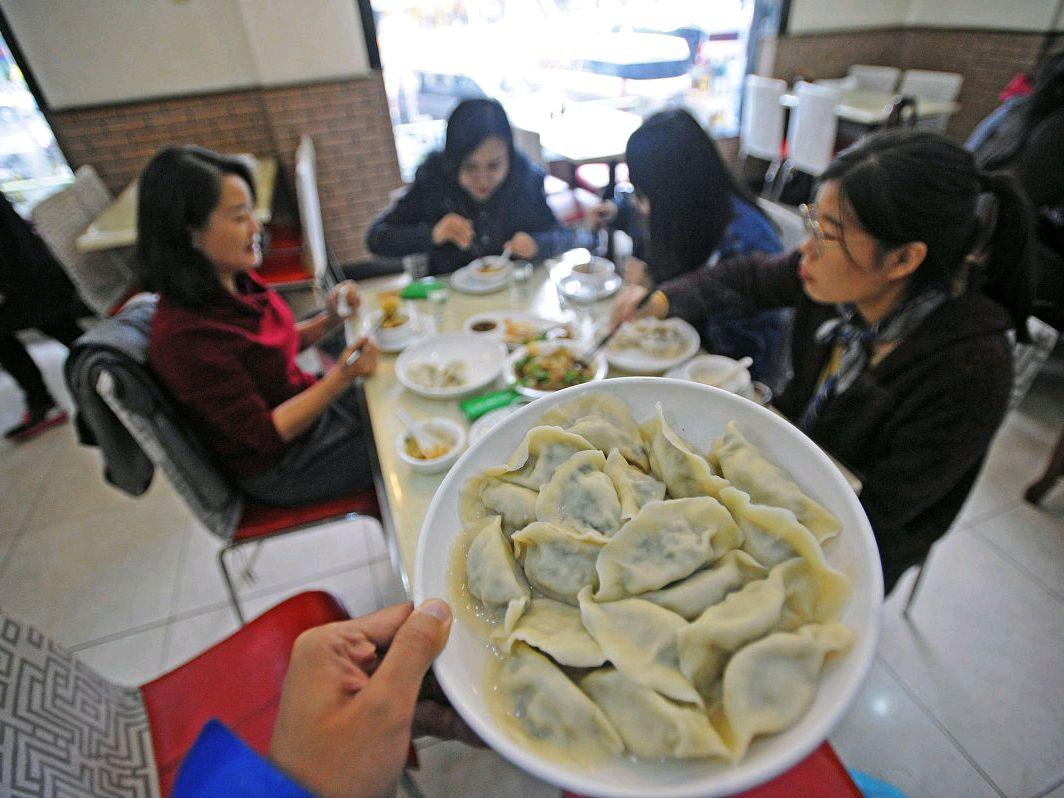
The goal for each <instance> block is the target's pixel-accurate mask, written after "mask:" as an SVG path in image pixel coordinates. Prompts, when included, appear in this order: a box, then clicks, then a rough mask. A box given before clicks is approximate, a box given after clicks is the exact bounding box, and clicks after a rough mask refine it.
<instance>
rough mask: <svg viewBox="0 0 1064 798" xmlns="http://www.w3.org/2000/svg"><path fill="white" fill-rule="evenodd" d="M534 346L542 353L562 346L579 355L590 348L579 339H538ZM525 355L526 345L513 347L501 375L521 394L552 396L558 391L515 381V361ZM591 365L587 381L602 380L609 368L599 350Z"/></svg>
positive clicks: (535, 396)
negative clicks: (545, 389) (573, 340)
mask: <svg viewBox="0 0 1064 798" xmlns="http://www.w3.org/2000/svg"><path fill="white" fill-rule="evenodd" d="M534 346H535V348H536V350H537V351H538V352H540V353H542V354H550V353H551V352H553V351H554V350H555V349H562V348H564V349H568V350H569V351H570V352H572V353H573V354H576V355H579V354H580V353H582V352H584V351H586V350H587V349H589V348H590V347H588V346H587V344H586V343H583V342H580V341H577V342H570V341H539V342H537V343H536V344H534ZM527 356H528V347H527V346H519V347H517V349H515V350H514V351H513V352H511V353H510V356H509V357H508V358H506V370H505V372H504V374H503V376H504V377H505V379H506V382H507V384H512V385H513V386H514V390H515V391H517V392H518V393H519V394H521V395H522V396H530V397H532V398H533V399H539V398H540V397H542V396H554V394H556V393H558V391H541V390H539V389H538V388H530V387H529V386H527V385H521V384H520V383H519V382H518V381H517V371H516V364H517V361H518V360H520V359H521V358H523V357H527ZM591 366H592V367H593V368H594V369H595V370H594V372H593V373H592V375H591V379H590V380H588V382H601V381H602V380H604V379H605V378H606V372H607V371H608V370H609V364H608V363H607V362H606V357H605V355H603V354H602V353H601V352H599V353H598V354H597V355H595V357H594V359H593V360H592V361H591ZM581 384H585V383H581ZM559 390H565V389H564V388H561V389H559Z"/></svg>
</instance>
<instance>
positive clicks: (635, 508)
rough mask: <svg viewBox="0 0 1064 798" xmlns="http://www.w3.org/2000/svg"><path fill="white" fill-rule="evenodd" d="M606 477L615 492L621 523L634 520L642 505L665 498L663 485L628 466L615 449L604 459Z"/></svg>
mask: <svg viewBox="0 0 1064 798" xmlns="http://www.w3.org/2000/svg"><path fill="white" fill-rule="evenodd" d="M606 476H608V477H609V478H610V479H611V480H613V487H614V488H616V490H617V498H618V499H620V502H621V520H622V521H627V520H628V519H630V518H635V516H636V514H637V513H638V512H639V510H640V508H642V506H643V505H644V504H647V503H649V502H654V501H661V500H662V499H664V498H665V483H664V482H659V481H658V480H656V479H654V477H652V476H651V475H650V474H644V473H643V472H642V471H640V470H639V469H638V468H636V467H635V466H633V465H630V464H629V463H628V460H626V459H625V457H624V456H623V455H622V454H621V453H620V451H619V450H617V449H611V450H610V456H609V457H607V458H606Z"/></svg>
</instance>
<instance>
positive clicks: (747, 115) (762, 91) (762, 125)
mask: <svg viewBox="0 0 1064 798" xmlns="http://www.w3.org/2000/svg"><path fill="white" fill-rule="evenodd" d="M785 91H787V84H786V83H785V82H784V81H782V80H776V79H774V78H765V77H761V76H760V75H747V76H746V86H745V87H744V89H743V115H742V120H741V122H740V124H739V154H740V155H753V156H754V157H755V158H764V159H765V160H766V161H776V160H778V159H779V157H780V143H781V142H782V141H783V106H782V105H781V104H780V97H782V96H783V94H784V92H785Z"/></svg>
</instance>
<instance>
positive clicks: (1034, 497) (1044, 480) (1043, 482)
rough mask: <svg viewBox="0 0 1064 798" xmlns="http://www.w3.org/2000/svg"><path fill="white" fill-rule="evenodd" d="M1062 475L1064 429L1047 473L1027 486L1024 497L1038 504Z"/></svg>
mask: <svg viewBox="0 0 1064 798" xmlns="http://www.w3.org/2000/svg"><path fill="white" fill-rule="evenodd" d="M1061 476H1064V431H1061V433H1060V437H1059V438H1057V445H1056V447H1055V448H1054V449H1053V454H1052V455H1050V457H1049V463H1047V464H1046V470H1045V473H1044V474H1042V477H1041V479H1039V480H1038V481H1037V482H1035V483H1034V484H1032V485H1031V486H1030V487H1028V488H1027V490H1026V491H1025V492H1024V494H1023V497H1024V498H1025V499H1026V500H1027V501H1028V502H1030V503H1031V504H1038V503H1039V502H1041V501H1042V497H1043V496H1045V495H1046V494H1047V493H1049V489H1050V488H1052V487H1053V485H1055V484H1056V482H1057V480H1058V479H1060V477H1061Z"/></svg>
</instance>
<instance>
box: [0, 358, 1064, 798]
mask: <svg viewBox="0 0 1064 798" xmlns="http://www.w3.org/2000/svg"><path fill="white" fill-rule="evenodd" d="M32 351H33V354H34V357H35V358H36V359H37V361H38V362H39V363H41V364H42V365H43V367H44V370H45V374H46V378H47V380H48V383H49V385H50V386H51V387H53V389H54V390H55V392H56V395H57V396H60V397H62V398H63V401H64V402H65V403H67V404H68V405H69V397H68V396H67V394H66V392H65V390H64V389H63V387H62V384H61V383H62V380H61V364H62V360H63V358H64V356H65V350H64V349H63V348H62V347H61V346H59V345H57V344H55V343H51V342H42V343H38V344H35V345H34V346H33V349H32ZM1058 355H1059V352H1058ZM21 412H22V407H21V402H20V400H19V398H18V392H17V390H16V389H15V386H14V383H13V382H12V381H11V379H10V378H9V377H8V376H7V375H6V374H4V373H3V372H0V428H4V429H6V428H7V427H9V426H12V425H13V424H14V423H16V422H17V420H18V418H19V416H20V415H21ZM1062 423H1064V363H1062V360H1061V358H1060V357H1059V356H1058V358H1057V359H1056V360H1054V361H1051V362H1050V364H1049V365H1048V366H1047V368H1046V370H1045V371H1044V372H1043V375H1042V377H1041V378H1040V379H1039V381H1038V382H1037V383H1036V384H1035V387H1034V388H1033V389H1032V391H1031V394H1030V395H1029V397H1028V398H1027V400H1026V401H1025V402H1024V404H1023V405H1022V406H1021V407H1020V409H1019V410H1018V411H1016V412H1014V413H1012V414H1011V415H1010V416H1009V418H1008V420H1007V421H1006V424H1005V426H1004V427H1003V429H1002V430H1001V432H1000V433H999V435H998V438H997V440H996V442H995V444H994V447H993V449H992V451H991V455H990V458H989V460H988V463H987V466H986V468H985V470H984V473H983V475H982V477H981V478H980V480H979V483H978V485H977V487H976V489H975V491H974V492H973V495H972V497H971V499H970V500H969V502H968V504H967V505H966V507H965V509H964V511H963V513H962V516H961V518H960V520H959V522H958V524H957V526H956V527H955V528H954V530H953V531H952V532H951V533H950V535H949V536H948V537H947V538H946V539H945V540H944V541H943V543H942V544H941V545H940V546H938V547H937V549H936V552H935V554H934V555H933V557H932V559H931V561H930V565H929V571H928V574H927V577H926V579H925V580H924V586H923V589H922V591H921V594H920V597H919V600H918V601H917V603H916V605H915V607H914V611H913V619H912V621H911V622H907V621H905V620H904V619H903V618H902V617H901V614H900V613H901V607H902V605H903V603H904V600H905V598H906V596H907V595H908V586H909V584H911V582H912V576H913V575H912V574H909V575H908V576H907V577H906V578H905V579H904V580H903V582H902V584H901V585H900V586H899V587H898V589H897V590H896V591H895V593H894V595H893V596H892V597H891V598H890V599H889V600H888V602H887V604H886V607H885V617H884V627H883V637H882V640H881V643H880V648H879V654H878V656H877V659H876V663H875V667H874V668H873V671H872V675H871V677H870V678H869V680H868V682H867V683H866V685H865V688H864V690H863V692H862V693H861V695H860V696H859V698H858V700H857V702H856V703H855V705H854V707H853V709H852V710H851V711H850V713H849V714H848V715H847V717H846V718H845V719H844V720H843V722H842V724H841V725H840V726H839V728H838V729H837V730H836V731H835V733H834V735H833V736H832V738H831V740H832V743H833V744H834V746H835V747H836V749H837V751H838V753H839V755H840V757H841V758H842V760H843V761H844V762H845V763H846V764H847V765H848V766H850V767H853V768H857V769H859V770H863V771H865V772H867V773H870V774H872V775H874V776H877V777H879V778H882V779H885V780H887V781H889V782H892V783H893V784H895V785H897V786H898V787H899V788H901V789H902V790H903V791H904V792H905V793H906V794H907V795H909V796H910V797H911V798H916V797H917V796H936V797H937V796H958V798H960V797H962V796H963V797H964V798H969V797H970V798H982V796H995V795H1004V796H1010V797H1011V796H1015V798H1041V796H1047V797H1048V798H1064V669H1062V665H1061V663H1064V485H1061V486H1058V487H1057V488H1056V489H1055V490H1054V491H1053V492H1052V493H1050V495H1049V496H1048V497H1047V498H1046V500H1045V502H1044V505H1045V507H1044V508H1033V507H1031V506H1030V505H1027V504H1025V503H1024V502H1023V500H1022V492H1023V488H1024V487H1025V486H1026V485H1027V484H1029V483H1030V482H1032V481H1033V480H1034V479H1035V478H1036V477H1037V476H1038V474H1039V473H1040V472H1041V469H1042V468H1043V466H1044V464H1045V462H1046V459H1047V457H1048V455H1049V451H1050V448H1051V446H1052V443H1053V441H1054V440H1055V439H1056V435H1057V434H1058V432H1059V430H1060V428H1061V424H1062ZM217 548H218V544H217V543H216V542H215V540H214V538H212V537H211V536H210V535H209V534H208V533H207V532H206V531H205V530H203V529H202V528H201V527H199V525H198V524H197V523H196V522H195V521H193V520H192V519H191V517H190V516H189V514H188V513H187V511H186V510H185V509H184V508H183V506H182V504H181V502H180V501H179V500H178V499H177V497H176V496H175V495H174V492H173V491H172V490H171V489H170V487H169V485H167V484H166V483H165V481H164V480H162V479H161V478H160V479H157V481H156V484H154V485H153V486H152V488H151V489H150V490H149V491H148V492H147V493H146V494H145V496H143V497H141V498H139V499H131V498H128V497H126V496H125V495H123V494H121V493H119V492H118V491H116V490H114V489H112V488H110V487H108V486H106V485H105V484H104V482H103V479H102V476H101V470H100V463H99V458H98V456H97V454H96V453H95V451H93V450H90V449H85V448H83V447H80V446H78V445H77V443H76V442H75V440H74V431H73V427H72V426H71V425H66V426H63V427H60V428H57V429H53V430H51V431H49V432H47V433H45V434H44V435H42V436H41V437H39V438H38V439H36V440H34V441H30V442H28V443H25V444H22V445H19V446H12V445H10V444H7V443H4V442H0V606H2V607H3V609H4V610H6V611H9V612H11V613H13V614H17V615H19V616H21V617H22V618H24V619H26V620H28V621H30V622H32V623H34V624H36V625H37V626H39V627H40V628H41V629H42V630H44V631H45V632H47V633H48V634H50V635H52V636H54V637H55V638H56V639H57V640H58V641H59V642H61V643H63V644H65V645H67V646H68V647H71V648H73V649H74V650H75V651H76V652H77V653H78V656H80V657H82V658H83V659H85V660H86V661H87V662H88V663H89V664H91V665H92V666H93V667H95V668H97V669H98V670H100V671H101V672H102V673H104V674H105V675H107V676H109V677H110V678H112V679H114V680H116V681H120V682H125V683H140V682H143V681H147V680H148V679H151V678H152V677H154V676H156V675H158V674H160V673H162V672H164V671H165V670H167V669H169V668H172V667H174V666H175V665H177V664H179V663H181V662H183V661H185V660H186V659H189V658H190V657H192V656H193V655H194V654H196V653H198V652H199V651H201V650H202V649H204V648H206V647H207V646H209V645H211V644H212V643H214V642H215V641H217V640H219V639H220V638H222V637H224V636H225V635H227V634H229V633H230V632H232V631H233V630H234V629H235V628H236V622H235V620H234V617H233V614H232V612H231V610H230V609H229V606H228V601H227V598H226V594H225V591H224V588H223V586H222V582H221V577H220V576H219V574H218V571H217V565H216V562H215V554H216V552H217ZM235 564H236V563H235V561H234V565H235ZM255 573H256V577H257V578H256V581H255V583H254V584H252V585H247V586H245V587H243V589H242V591H241V594H242V596H243V603H244V607H245V610H246V612H248V613H249V614H250V615H254V614H258V613H260V612H262V611H263V610H265V609H266V608H268V607H270V606H272V605H273V604H276V603H277V602H279V601H280V600H282V599H283V598H284V597H286V596H288V595H291V594H292V593H295V592H298V591H300V590H304V589H306V588H308V587H323V588H325V589H328V590H330V591H332V592H334V593H335V594H336V595H338V596H339V597H341V598H342V599H343V601H344V602H345V604H346V605H347V607H348V609H349V610H350V611H351V612H352V613H354V614H360V613H363V612H367V611H370V610H372V609H374V608H375V607H378V606H384V605H385V604H389V603H393V602H394V601H396V600H398V599H399V598H400V597H401V595H402V591H401V588H400V587H399V585H398V583H397V582H396V580H395V579H394V577H393V576H392V575H391V571H390V567H389V564H388V560H387V555H386V553H385V548H384V545H383V542H382V541H381V538H380V533H379V530H378V529H377V527H376V526H375V525H372V526H371V525H369V524H364V523H360V522H356V523H346V524H335V525H332V526H328V527H323V528H321V529H318V530H314V531H310V532H307V533H304V534H302V535H298V536H292V537H289V538H283V539H279V540H277V541H272V542H271V543H270V544H269V545H268V546H266V547H264V549H263V551H262V554H261V556H260V557H259V558H258V560H257V561H256V563H255ZM419 749H420V751H421V760H422V769H421V771H420V772H419V773H418V774H417V776H416V780H417V782H418V784H419V785H420V787H421V789H422V791H423V792H424V793H425V794H426V795H427V796H430V798H432V796H460V795H515V796H517V795H520V796H528V797H529V798H531V797H532V796H537V797H538V796H547V795H556V794H557V791H556V790H554V789H553V788H550V787H549V786H547V785H545V784H543V783H542V782H538V781H536V780H533V779H531V778H529V777H527V776H525V775H524V774H522V773H521V772H520V771H518V770H516V769H515V768H513V767H512V766H510V765H509V764H508V763H506V762H504V761H503V760H501V759H500V758H499V757H498V756H496V755H495V754H493V753H492V752H490V751H473V750H472V749H469V748H466V747H465V746H462V745H460V744H457V743H440V742H436V741H432V740H425V741H422V742H421V743H420V744H419Z"/></svg>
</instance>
